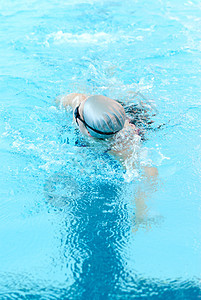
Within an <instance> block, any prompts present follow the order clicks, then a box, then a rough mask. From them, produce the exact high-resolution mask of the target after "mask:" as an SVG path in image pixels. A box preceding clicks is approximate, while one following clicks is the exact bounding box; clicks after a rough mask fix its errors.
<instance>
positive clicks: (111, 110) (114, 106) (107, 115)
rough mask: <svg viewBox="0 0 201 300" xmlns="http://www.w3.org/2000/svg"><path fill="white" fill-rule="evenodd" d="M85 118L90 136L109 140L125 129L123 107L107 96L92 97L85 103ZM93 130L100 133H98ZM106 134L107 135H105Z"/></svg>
mask: <svg viewBox="0 0 201 300" xmlns="http://www.w3.org/2000/svg"><path fill="white" fill-rule="evenodd" d="M83 118H84V121H85V122H86V124H88V125H89V126H90V128H89V127H87V126H86V127H87V130H88V131H89V133H90V135H91V136H93V137H96V138H108V137H110V134H109V133H111V136H112V135H113V134H115V133H117V132H118V131H120V130H121V129H122V128H123V127H124V123H125V120H126V115H125V111H124V108H123V106H122V105H121V104H120V103H118V102H117V101H115V100H113V99H110V98H108V97H105V96H101V95H95V96H90V97H89V98H88V99H87V100H86V101H85V103H84V109H83ZM91 128H93V129H95V130H97V131H100V132H101V133H97V132H95V131H94V130H92V129H91ZM104 133H106V134H105V135H104Z"/></svg>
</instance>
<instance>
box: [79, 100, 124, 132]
mask: <svg viewBox="0 0 201 300" xmlns="http://www.w3.org/2000/svg"><path fill="white" fill-rule="evenodd" d="M79 107H80V105H79V106H77V107H76V109H75V110H74V117H75V121H76V123H77V125H78V126H79V124H78V121H77V119H79V120H80V121H81V122H82V123H83V124H84V125H85V127H88V128H90V129H91V130H93V131H94V132H96V133H98V134H104V135H111V134H115V133H117V132H118V131H119V130H118V131H115V132H103V131H100V130H97V129H94V128H93V127H91V126H90V125H88V124H87V123H86V122H85V120H83V119H82V118H81V116H80V113H79Z"/></svg>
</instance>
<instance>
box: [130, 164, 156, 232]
mask: <svg viewBox="0 0 201 300" xmlns="http://www.w3.org/2000/svg"><path fill="white" fill-rule="evenodd" d="M142 171H143V180H142V182H141V183H139V185H138V188H137V191H136V194H135V224H136V225H135V228H134V230H133V231H137V229H138V227H139V226H142V225H143V226H145V227H146V229H147V230H148V229H149V227H150V226H151V224H149V223H150V222H149V216H148V207H147V204H146V200H147V199H148V198H149V196H150V195H151V194H152V193H153V192H154V191H155V190H156V186H157V180H158V170H157V168H155V167H147V166H145V167H143V170H142Z"/></svg>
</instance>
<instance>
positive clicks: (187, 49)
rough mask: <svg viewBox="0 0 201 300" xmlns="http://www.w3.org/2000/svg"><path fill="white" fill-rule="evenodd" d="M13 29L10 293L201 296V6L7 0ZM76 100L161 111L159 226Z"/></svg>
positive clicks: (5, 81) (1, 81)
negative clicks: (88, 130) (89, 133)
mask: <svg viewBox="0 0 201 300" xmlns="http://www.w3.org/2000/svg"><path fill="white" fill-rule="evenodd" d="M0 24H1V35H0V41H1V43H0V54H1V55H0V95H1V102H0V114H1V118H0V122H1V126H0V131H1V139H0V151H1V156H0V169H1V185H0V195H1V198H0V241H1V243H0V299H154V300H155V299H165V300H166V299H176V300H177V299H179V300H180V299H192V300H194V299H200V297H201V291H200V278H201V255H200V253H201V233H200V232H201V218H200V216H201V212H200V193H201V191H200V180H201V159H200V157H201V155H200V154H201V147H200V142H201V133H200V132H201V131H200V119H201V102H200V98H201V88H200V87H201V76H200V75H201V74H200V73H201V38H200V37H201V4H200V1H196V0H192V1H180V0H176V1H166V0H158V1H157V0H153V1H145V0H141V1H137V0H135V1H134V0H133V1H127V0H126V1H119V0H117V1H115V0H114V1H95V0H88V1H87V0H86V1H84V0H83V1H82V0H74V1H68V0H67V1H59V0H52V1H47V0H42V1H39V0H29V1H24V0H17V1H16V0H7V1H3V0H2V1H0ZM69 92H81V93H83V92H84V93H88V94H90V93H91V94H104V95H106V96H109V97H111V98H114V99H119V100H121V101H123V102H124V103H127V104H128V103H135V102H136V101H137V98H136V97H134V95H135V93H136V92H140V93H142V95H144V97H145V98H146V99H147V103H151V104H152V105H155V107H156V109H157V111H158V114H157V115H156V116H155V118H154V121H155V123H154V125H153V126H155V128H156V127H157V126H158V125H160V124H165V125H164V126H162V127H161V130H152V131H149V132H147V134H146V139H147V140H146V141H145V142H144V143H142V146H141V148H142V153H144V154H143V155H142V157H141V160H142V163H144V164H151V165H153V166H155V167H157V169H158V171H159V176H158V180H157V184H156V185H155V186H154V187H153V190H152V191H151V192H150V193H148V195H147V197H146V199H145V201H146V215H147V222H145V223H142V224H139V226H137V224H136V220H135V203H134V199H135V194H136V190H137V189H138V186H139V185H142V186H143V181H142V178H141V177H140V175H139V174H136V173H135V172H132V171H131V170H129V172H127V173H125V171H124V170H123V169H122V168H121V166H120V165H119V163H118V162H116V161H115V159H114V158H112V157H110V155H109V154H107V153H104V151H102V150H101V148H100V149H99V148H98V149H96V148H94V147H92V146H90V145H89V146H88V145H86V144H85V146H86V147H80V146H79V145H81V144H82V137H81V135H80V134H79V132H78V131H77V130H76V129H75V127H74V125H73V123H72V116H71V113H70V112H67V113H66V112H65V111H64V110H61V109H58V108H57V107H56V106H55V103H54V99H55V98H56V96H58V95H60V94H67V93H69Z"/></svg>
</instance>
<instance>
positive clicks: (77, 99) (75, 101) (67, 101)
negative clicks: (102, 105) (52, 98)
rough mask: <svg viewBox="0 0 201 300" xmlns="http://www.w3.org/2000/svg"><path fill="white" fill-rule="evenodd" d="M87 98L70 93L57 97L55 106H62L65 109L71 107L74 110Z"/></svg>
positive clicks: (83, 95)
mask: <svg viewBox="0 0 201 300" xmlns="http://www.w3.org/2000/svg"><path fill="white" fill-rule="evenodd" d="M86 98H87V95H85V94H78V93H72V94H68V95H65V96H59V97H57V98H56V104H57V105H58V106H63V107H64V108H66V109H67V107H68V106H71V107H72V109H73V110H74V109H75V108H76V107H77V106H78V105H79V104H80V103H81V102H82V101H84V100H85V99H86Z"/></svg>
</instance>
